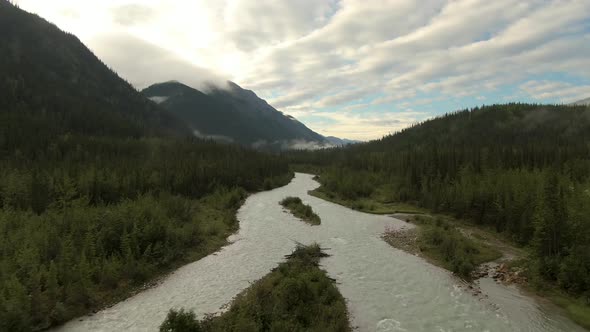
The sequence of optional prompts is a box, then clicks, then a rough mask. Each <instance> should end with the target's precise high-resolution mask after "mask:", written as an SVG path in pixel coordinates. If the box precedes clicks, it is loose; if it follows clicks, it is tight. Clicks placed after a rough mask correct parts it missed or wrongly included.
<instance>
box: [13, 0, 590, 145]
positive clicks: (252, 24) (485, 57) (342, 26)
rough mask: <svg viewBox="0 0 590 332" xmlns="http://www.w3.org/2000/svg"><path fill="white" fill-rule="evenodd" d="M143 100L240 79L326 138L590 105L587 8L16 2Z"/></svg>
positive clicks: (467, 0) (210, 0) (225, 0)
mask: <svg viewBox="0 0 590 332" xmlns="http://www.w3.org/2000/svg"><path fill="white" fill-rule="evenodd" d="M13 2H16V3H17V4H18V5H19V6H20V7H21V8H23V9H25V10H27V11H30V12H34V13H37V14H39V15H40V16H42V17H44V18H46V19H47V20H49V21H51V22H53V23H55V24H56V25H57V26H59V27H60V28H61V29H63V30H65V31H68V32H71V33H73V34H75V35H76V36H77V37H78V38H80V40H81V41H82V42H84V43H85V44H86V45H87V46H88V47H89V48H90V49H91V50H92V51H93V52H95V54H96V55H97V56H98V57H99V58H101V59H102V60H103V62H105V63H106V64H107V65H108V66H109V67H111V68H112V69H114V70H115V71H116V72H117V73H119V75H120V76H122V77H123V78H125V79H126V80H127V81H129V82H130V83H132V84H133V85H134V86H135V87H136V88H138V89H141V88H144V87H147V86H149V85H151V84H153V83H157V82H162V81H169V80H178V81H181V82H183V83H185V84H187V85H190V86H193V87H195V88H199V87H200V86H201V84H202V83H203V82H204V81H214V82H224V81H225V80H231V81H234V82H236V83H237V84H239V85H240V86H242V87H244V88H246V89H251V90H253V91H255V92H256V94H257V95H258V96H259V97H261V98H264V99H266V100H267V101H268V102H269V103H270V104H271V105H273V106H274V107H275V108H277V109H278V110H280V111H282V112H284V113H286V114H289V115H292V116H294V117H296V118H297V119H299V120H300V121H302V122H303V123H305V124H306V125H307V126H308V127H310V128H311V129H313V130H315V131H317V132H319V133H320V134H323V135H326V136H338V137H343V138H349V139H358V140H369V139H376V138H380V137H382V136H383V135H386V134H389V133H392V132H395V131H398V130H400V129H402V128H405V127H407V126H410V125H412V124H414V123H417V122H420V121H423V120H425V119H428V118H431V117H434V116H437V115H440V114H444V113H447V112H452V111H455V110H459V109H464V108H467V107H474V106H480V105H483V104H493V103H507V102H513V101H520V102H535V103H569V102H573V101H576V100H579V99H584V98H588V97H590V0H570V1H568V0H559V1H549V0H531V1H522V0H493V1H490V0H456V1H445V0H415V1H410V0H166V1H163V0H142V1H128V0H84V1H80V0H52V1H47V0H13Z"/></svg>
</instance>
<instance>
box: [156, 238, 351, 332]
mask: <svg viewBox="0 0 590 332" xmlns="http://www.w3.org/2000/svg"><path fill="white" fill-rule="evenodd" d="M326 256H327V255H326V254H325V253H324V252H322V250H321V248H320V247H319V245H317V244H314V245H310V246H307V247H304V246H298V247H297V248H296V249H295V251H294V252H293V253H292V254H290V255H288V256H287V257H286V258H287V261H286V262H284V263H281V264H280V265H279V266H278V267H277V268H275V269H273V270H272V272H270V273H269V274H268V275H266V276H265V277H263V278H262V279H260V280H258V281H256V282H255V283H254V284H252V286H250V287H249V288H247V289H246V290H244V291H243V292H241V293H240V294H239V295H238V296H236V297H235V299H234V300H233V302H232V304H231V305H230V307H229V309H228V310H227V311H225V312H224V313H222V314H221V315H218V316H210V315H209V316H206V317H205V318H204V319H203V320H200V321H199V320H198V319H197V318H196V315H195V314H194V313H193V312H189V311H184V310H183V309H181V310H171V311H170V312H169V313H168V316H167V318H166V320H165V321H164V322H163V323H162V325H161V326H160V331H162V332H184V331H203V332H209V331H211V332H213V331H333V332H349V331H352V330H351V328H350V324H349V319H348V312H347V309H346V302H345V300H344V298H343V297H342V295H341V294H340V292H339V291H338V289H337V288H336V286H335V285H334V280H332V279H330V278H328V276H327V275H326V272H325V271H324V270H322V269H320V267H319V262H320V258H322V257H326Z"/></svg>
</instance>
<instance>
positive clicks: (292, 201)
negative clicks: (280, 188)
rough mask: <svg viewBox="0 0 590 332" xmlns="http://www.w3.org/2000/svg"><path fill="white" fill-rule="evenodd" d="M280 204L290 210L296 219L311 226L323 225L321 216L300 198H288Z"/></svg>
mask: <svg viewBox="0 0 590 332" xmlns="http://www.w3.org/2000/svg"><path fill="white" fill-rule="evenodd" d="M280 204H281V205H282V206H284V207H285V208H286V209H287V210H289V211H290V212H291V213H292V214H293V215H294V216H295V217H297V218H299V219H301V220H303V221H304V222H306V223H308V224H310V225H314V226H316V225H319V224H321V223H322V220H321V219H320V216H318V215H317V214H315V212H313V209H312V208H311V206H309V205H306V204H303V202H302V201H301V198H299V197H291V196H290V197H287V198H285V199H283V200H282V201H281V202H280Z"/></svg>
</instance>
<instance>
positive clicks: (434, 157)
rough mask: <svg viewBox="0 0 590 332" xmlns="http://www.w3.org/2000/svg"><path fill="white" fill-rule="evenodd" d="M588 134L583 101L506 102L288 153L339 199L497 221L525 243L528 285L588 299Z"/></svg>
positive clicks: (589, 111)
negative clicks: (357, 140) (374, 137)
mask: <svg viewBox="0 0 590 332" xmlns="http://www.w3.org/2000/svg"><path fill="white" fill-rule="evenodd" d="M589 142H590V108H589V107H587V106H564V105H527V104H507V105H492V106H486V107H482V108H474V109H471V110H464V111H460V112H456V113H452V114H448V115H445V116H442V117H440V118H437V119H433V120H429V121H426V122H424V123H420V124H416V125H415V126H413V127H411V128H408V129H405V130H403V131H401V132H399V133H396V134H394V135H390V136H387V137H384V138H383V139H381V140H378V141H374V142H369V143H366V144H358V145H354V146H350V147H347V148H343V149H331V150H324V151H314V152H293V153H291V154H290V156H289V158H290V160H291V162H292V163H293V164H299V165H304V166H305V167H306V168H308V169H313V168H316V169H320V172H319V173H318V174H319V175H320V177H319V181H320V182H321V184H322V189H321V190H322V191H323V192H324V193H325V194H326V195H332V196H333V197H336V198H338V199H340V200H341V201H342V202H363V200H364V199H370V200H371V199H373V200H374V199H375V197H376V196H382V198H380V201H381V202H405V203H411V204H416V205H418V206H420V207H421V208H425V209H427V210H429V211H432V212H433V213H447V214H451V215H453V216H454V217H456V218H459V219H463V220H468V221H470V222H471V223H473V224H474V225H477V226H479V227H484V228H491V229H494V230H495V231H496V232H498V233H500V234H502V236H503V237H505V238H506V239H509V240H511V241H512V242H514V243H516V244H517V245H520V246H523V247H525V248H527V250H528V252H529V256H528V261H527V264H526V267H527V268H528V270H529V271H528V273H529V280H531V281H532V282H531V284H532V285H534V286H535V287H536V288H537V289H550V288H553V285H557V286H558V288H559V290H560V293H561V294H563V295H564V296H568V297H570V298H571V299H573V300H574V301H577V303H581V304H583V305H584V306H586V307H588V304H589V303H590V272H589V271H590V246H589V244H588V243H590V194H589V192H590V144H589ZM578 312H579V311H578ZM578 321H580V320H579V319H578Z"/></svg>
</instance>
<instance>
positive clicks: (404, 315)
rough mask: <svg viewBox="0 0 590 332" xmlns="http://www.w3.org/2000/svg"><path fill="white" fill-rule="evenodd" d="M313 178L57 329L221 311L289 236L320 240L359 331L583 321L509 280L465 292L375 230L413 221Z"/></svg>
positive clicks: (251, 207) (267, 195)
mask: <svg viewBox="0 0 590 332" xmlns="http://www.w3.org/2000/svg"><path fill="white" fill-rule="evenodd" d="M317 186H318V184H317V182H315V181H313V180H312V176H311V175H307V174H299V173H298V174H296V177H295V179H294V180H293V181H292V182H291V183H290V184H289V185H287V186H285V187H282V188H278V189H275V190H272V191H267V192H262V193H258V194H255V195H252V196H250V197H249V198H248V199H247V200H246V202H245V204H244V205H243V206H242V208H241V209H240V210H239V212H238V219H239V221H240V231H239V232H238V233H237V234H236V235H234V236H232V237H231V238H230V240H231V241H232V242H233V243H232V244H230V245H228V246H226V247H224V248H223V249H222V250H220V251H219V252H217V253H216V254H213V255H210V256H207V257H205V258H203V259H201V260H199V261H197V262H194V263H191V264H188V265H186V266H184V267H182V268H180V269H178V270H177V271H175V272H174V273H173V274H171V275H170V276H169V277H167V278H166V279H165V280H163V282H162V283H161V284H159V285H157V286H156V287H154V288H151V289H148V290H146V291H143V292H141V293H139V294H137V295H135V296H133V297H131V298H129V299H127V300H125V301H123V302H120V303H118V304H117V305H115V306H113V307H111V308H108V309H105V310H103V311H101V312H98V313H97V314H95V315H93V316H88V317H83V318H81V319H77V320H74V321H71V322H69V323H67V324H66V325H64V326H62V327H60V328H58V329H56V330H57V331H109V332H112V331H157V329H158V326H159V325H160V324H161V322H162V321H163V320H164V318H165V316H166V314H167V312H168V310H169V309H170V308H181V307H184V308H187V309H192V310H194V311H195V312H196V313H197V315H199V316H203V315H204V314H206V313H213V312H219V311H220V308H221V307H222V306H224V305H226V304H228V303H230V302H231V300H232V298H233V297H234V296H235V295H236V294H238V293H239V292H240V291H242V290H243V289H245V288H246V287H248V286H249V285H250V284H251V283H252V282H254V281H256V280H257V279H260V278H261V277H263V276H264V275H265V274H267V273H268V272H269V271H270V270H271V269H272V268H273V267H275V266H276V265H277V264H278V263H279V262H281V261H283V259H284V256H285V255H287V254H289V253H291V251H292V250H293V249H294V248H295V246H296V242H301V243H304V244H310V243H313V242H319V243H320V244H321V246H322V247H325V248H329V250H327V252H328V253H329V254H330V255H331V257H328V258H325V259H323V260H322V266H323V268H324V269H325V270H326V271H327V272H328V274H329V275H330V276H331V277H332V278H334V279H336V280H337V282H338V288H339V289H340V291H341V293H342V295H343V296H344V297H345V298H346V299H347V301H348V307H349V310H350V313H351V319H352V325H353V326H355V327H358V330H359V331H568V332H569V331H583V330H582V329H581V328H579V327H577V326H576V325H574V324H573V323H571V322H570V321H569V320H567V319H565V318H563V317H560V316H559V315H555V314H553V315H552V314H550V313H548V312H545V311H543V310H542V308H541V307H540V306H539V305H537V304H536V303H535V302H534V301H533V300H532V299H530V298H528V297H524V296H521V295H519V292H518V291H517V290H516V289H509V288H506V287H503V286H500V285H493V284H488V283H485V284H484V282H483V281H482V289H483V290H484V292H489V293H490V297H489V299H487V300H482V299H480V298H477V297H475V296H473V295H471V294H470V293H468V292H466V291H464V290H463V287H461V285H460V284H459V282H458V280H457V279H455V278H453V277H452V276H451V275H450V274H449V273H448V272H446V271H444V270H442V269H439V268H437V267H434V266H432V265H430V264H428V263H426V262H425V261H424V260H422V259H420V258H418V257H415V256H412V255H409V254H407V253H405V252H403V251H400V250H397V249H394V248H392V247H390V246H389V245H388V244H386V243H385V242H384V241H383V240H381V238H380V236H381V234H382V233H383V232H384V231H385V229H386V228H400V227H409V226H410V225H408V224H406V223H405V222H403V221H400V220H397V219H393V218H390V217H387V216H376V215H370V214H365V213H360V212H356V211H353V210H350V209H348V208H345V207H342V206H339V205H336V204H332V203H329V202H326V201H324V200H321V199H318V198H315V197H312V196H309V195H308V194H307V191H308V190H311V189H314V188H316V187H317ZM287 196H299V197H301V198H302V200H303V201H304V203H306V204H310V205H311V206H312V207H313V209H314V210H315V211H316V213H317V214H318V215H320V217H321V219H322V224H321V225H320V226H309V225H307V224H305V223H303V222H301V221H299V220H297V219H295V218H294V217H292V216H291V215H289V214H287V213H286V212H284V211H283V209H282V207H281V206H280V205H279V203H278V202H279V201H280V200H281V199H283V198H285V197H287Z"/></svg>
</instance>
